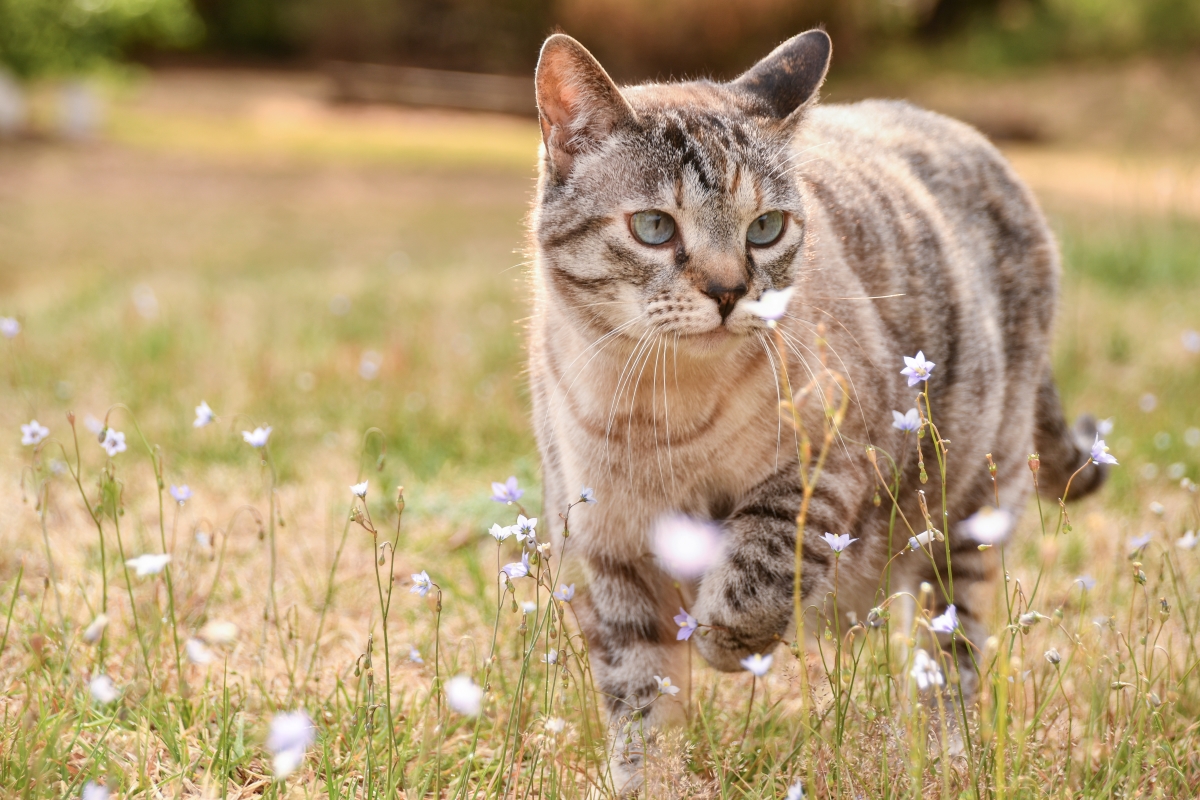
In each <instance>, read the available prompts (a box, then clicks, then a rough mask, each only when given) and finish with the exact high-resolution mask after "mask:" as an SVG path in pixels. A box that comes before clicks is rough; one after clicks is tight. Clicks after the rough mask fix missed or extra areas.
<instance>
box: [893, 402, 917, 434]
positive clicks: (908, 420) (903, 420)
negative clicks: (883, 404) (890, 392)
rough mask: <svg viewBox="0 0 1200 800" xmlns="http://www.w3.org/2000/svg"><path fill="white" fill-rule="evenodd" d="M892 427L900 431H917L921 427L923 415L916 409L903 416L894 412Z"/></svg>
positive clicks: (911, 409)
mask: <svg viewBox="0 0 1200 800" xmlns="http://www.w3.org/2000/svg"><path fill="white" fill-rule="evenodd" d="M892 427H893V428H895V429H896V430H899V431H909V432H913V431H916V430H917V429H918V428H920V427H921V414H920V413H919V412H918V411H917V410H916V409H915V408H910V409H909V410H908V411H906V412H904V413H903V414H901V413H900V412H899V411H893V412H892Z"/></svg>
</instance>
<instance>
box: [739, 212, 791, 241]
mask: <svg viewBox="0 0 1200 800" xmlns="http://www.w3.org/2000/svg"><path fill="white" fill-rule="evenodd" d="M781 233H783V212H782V211H768V212H767V213H765V214H763V215H762V216H761V217H759V218H758V219H756V220H754V222H751V223H750V229H749V230H748V231H746V241H747V242H749V243H750V244H752V245H754V246H755V247H766V246H767V245H769V244H775V240H776V239H778V238H779V234H781Z"/></svg>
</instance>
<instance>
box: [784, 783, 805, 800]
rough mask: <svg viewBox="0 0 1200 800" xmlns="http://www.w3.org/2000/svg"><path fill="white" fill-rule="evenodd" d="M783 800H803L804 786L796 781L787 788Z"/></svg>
mask: <svg viewBox="0 0 1200 800" xmlns="http://www.w3.org/2000/svg"><path fill="white" fill-rule="evenodd" d="M784 800H804V784H803V783H801V782H800V781H796V782H795V783H793V784H792V785H791V786H789V787H788V790H787V796H786V797H784Z"/></svg>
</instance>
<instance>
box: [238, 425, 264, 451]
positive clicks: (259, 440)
mask: <svg viewBox="0 0 1200 800" xmlns="http://www.w3.org/2000/svg"><path fill="white" fill-rule="evenodd" d="M270 436H271V426H270V425H268V426H267V427H265V428H255V429H254V430H253V431H242V438H243V439H245V440H246V444H248V445H250V446H251V447H265V446H266V444H267V439H268V438H269V437H270Z"/></svg>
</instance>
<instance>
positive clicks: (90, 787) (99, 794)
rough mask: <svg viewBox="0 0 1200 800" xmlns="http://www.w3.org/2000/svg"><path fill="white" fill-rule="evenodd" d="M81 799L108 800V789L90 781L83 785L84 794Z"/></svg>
mask: <svg viewBox="0 0 1200 800" xmlns="http://www.w3.org/2000/svg"><path fill="white" fill-rule="evenodd" d="M79 797H80V800H108V787H107V786H104V785H102V784H99V783H96V782H95V781H88V782H87V783H85V784H84V785H83V793H82V794H81V795H80V796H79Z"/></svg>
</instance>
